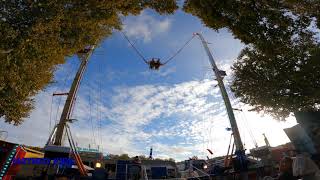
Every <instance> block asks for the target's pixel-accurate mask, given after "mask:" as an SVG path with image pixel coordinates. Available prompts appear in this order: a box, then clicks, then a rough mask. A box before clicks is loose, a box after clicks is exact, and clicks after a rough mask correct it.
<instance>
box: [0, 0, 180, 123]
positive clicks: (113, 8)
mask: <svg viewBox="0 0 320 180" xmlns="http://www.w3.org/2000/svg"><path fill="white" fill-rule="evenodd" d="M145 8H152V9H155V10H156V11H157V12H159V13H172V12H174V10H175V9H176V8H177V5H176V3H175V1H174V0H92V1H87V0H68V1H67V0H61V1H60V0H59V1H58V0H44V1H31V0H26V1H3V2H2V3H1V5H0V37H1V39H0V63H1V66H0V117H4V119H5V121H6V122H8V123H13V124H15V125H18V124H21V123H22V122H23V118H25V117H28V115H29V112H30V111H31V110H32V109H33V96H34V95H36V94H37V93H38V92H39V91H41V90H43V89H44V88H45V87H46V86H47V85H48V84H49V83H50V82H51V81H52V78H53V72H54V70H55V68H56V66H57V65H59V64H62V63H64V62H65V57H67V56H71V55H73V54H75V53H76V52H77V51H78V50H80V49H82V48H84V47H85V46H87V45H92V44H97V43H99V42H100V41H101V40H102V39H103V38H105V37H108V36H110V35H111V33H112V30H113V29H120V28H121V21H120V18H119V16H120V15H121V14H122V15H130V14H133V15H137V14H139V13H140V12H141V11H142V10H143V9H145Z"/></svg>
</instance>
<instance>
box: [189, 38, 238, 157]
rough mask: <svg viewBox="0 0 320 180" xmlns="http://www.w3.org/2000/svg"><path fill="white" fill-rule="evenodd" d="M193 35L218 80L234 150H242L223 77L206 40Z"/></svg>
mask: <svg viewBox="0 0 320 180" xmlns="http://www.w3.org/2000/svg"><path fill="white" fill-rule="evenodd" d="M195 35H197V36H199V38H200V40H201V42H202V45H203V47H204V49H205V51H206V53H207V55H208V57H209V60H210V64H211V66H212V68H213V72H214V74H215V76H216V79H217V81H218V86H219V88H220V92H221V94H222V98H223V101H224V104H225V106H226V109H227V113H228V117H229V121H230V125H231V129H232V132H233V136H234V142H235V145H236V150H237V151H242V150H243V144H242V141H241V137H240V133H239V129H238V125H237V122H236V119H235V117H234V113H233V109H232V106H231V103H230V100H229V97H228V93H227V91H226V88H225V86H224V84H223V79H222V77H221V75H220V70H219V69H218V67H217V65H216V63H215V61H214V58H213V56H212V54H211V52H210V49H209V47H208V45H207V42H206V41H205V40H204V38H203V36H202V35H201V34H200V33H195Z"/></svg>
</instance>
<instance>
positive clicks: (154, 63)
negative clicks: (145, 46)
mask: <svg viewBox="0 0 320 180" xmlns="http://www.w3.org/2000/svg"><path fill="white" fill-rule="evenodd" d="M148 64H149V68H150V69H154V70H159V68H160V66H162V65H163V64H162V63H161V62H160V59H159V58H152V59H151V60H150V61H149V62H148Z"/></svg>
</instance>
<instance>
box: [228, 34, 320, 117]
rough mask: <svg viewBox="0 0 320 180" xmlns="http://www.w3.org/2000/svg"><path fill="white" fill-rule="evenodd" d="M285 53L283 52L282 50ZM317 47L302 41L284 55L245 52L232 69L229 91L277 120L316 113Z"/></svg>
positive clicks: (318, 86) (319, 66) (319, 65)
mask: <svg viewBox="0 0 320 180" xmlns="http://www.w3.org/2000/svg"><path fill="white" fill-rule="evenodd" d="M283 50H284V49H283ZM319 60H320V46H319V44H317V43H315V41H312V38H311V37H309V36H306V37H301V38H299V39H297V40H296V43H293V44H292V45H291V46H290V49H288V50H287V51H286V53H275V54H274V55H265V54H264V53H263V52H261V51H259V50H257V49H255V48H253V47H251V48H250V47H247V48H245V49H244V50H243V51H242V53H241V55H240V56H239V58H238V61H237V62H236V63H235V64H234V66H233V71H234V73H235V74H234V80H233V83H232V87H231V88H232V90H233V91H234V92H235V95H236V96H237V97H240V99H241V101H242V102H244V103H247V104H249V105H251V106H253V107H254V110H256V111H263V112H267V113H270V114H272V115H274V116H275V117H277V118H285V117H287V116H288V115H289V114H290V113H292V112H298V111H310V110H317V109H318V108H319V107H317V106H319V102H320V91H319V89H320V62H319Z"/></svg>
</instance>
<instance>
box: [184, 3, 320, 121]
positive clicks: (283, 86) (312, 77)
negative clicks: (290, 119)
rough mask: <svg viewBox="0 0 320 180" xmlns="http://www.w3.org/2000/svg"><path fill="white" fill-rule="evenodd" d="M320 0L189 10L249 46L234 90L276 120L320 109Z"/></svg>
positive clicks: (199, 5) (204, 5)
mask: <svg viewBox="0 0 320 180" xmlns="http://www.w3.org/2000/svg"><path fill="white" fill-rule="evenodd" d="M319 7H320V1H316V0H311V1H310V0H268V1H252V0H241V1H238V0H227V1H218V0H187V1H185V4H184V10H185V11H186V12H188V13H191V14H193V15H195V16H197V17H199V18H200V19H201V20H202V22H203V23H204V24H205V25H206V26H208V27H210V28H212V29H214V30H219V29H221V28H227V29H229V30H230V31H231V32H232V34H233V35H234V36H235V37H236V38H238V39H240V40H241V41H242V42H243V43H244V44H246V45H247V46H246V48H245V49H244V50H243V51H242V52H241V54H240V56H239V58H238V61H237V62H236V63H235V64H234V66H233V70H234V79H233V82H232V90H233V91H234V92H235V95H236V97H238V98H240V100H241V101H242V102H244V103H247V104H249V105H251V106H253V107H254V110H257V111H263V112H267V113H270V114H272V115H275V116H276V117H287V116H288V115H289V113H291V112H296V111H304V110H315V109H318V108H319V93H318V92H317V88H319V80H318V78H319V74H320V72H319V70H318V69H319V66H320V62H319V42H318V39H316V38H315V36H316V33H315V31H316V30H317V29H318V25H320V12H319Z"/></svg>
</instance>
